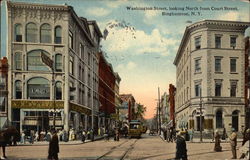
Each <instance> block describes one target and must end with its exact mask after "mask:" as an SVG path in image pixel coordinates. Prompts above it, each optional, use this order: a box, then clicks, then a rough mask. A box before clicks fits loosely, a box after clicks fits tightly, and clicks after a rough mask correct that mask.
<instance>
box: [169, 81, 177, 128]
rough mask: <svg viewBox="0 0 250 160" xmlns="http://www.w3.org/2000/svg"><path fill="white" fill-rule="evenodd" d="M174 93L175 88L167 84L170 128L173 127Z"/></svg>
mask: <svg viewBox="0 0 250 160" xmlns="http://www.w3.org/2000/svg"><path fill="white" fill-rule="evenodd" d="M175 92H176V88H175V86H174V85H172V84H169V99H168V101H169V120H170V121H172V126H175Z"/></svg>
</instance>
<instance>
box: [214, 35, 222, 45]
mask: <svg viewBox="0 0 250 160" xmlns="http://www.w3.org/2000/svg"><path fill="white" fill-rule="evenodd" d="M215 48H221V36H215Z"/></svg>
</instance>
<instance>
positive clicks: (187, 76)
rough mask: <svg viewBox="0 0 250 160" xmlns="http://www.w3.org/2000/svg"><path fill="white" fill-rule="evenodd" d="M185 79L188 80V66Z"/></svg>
mask: <svg viewBox="0 0 250 160" xmlns="http://www.w3.org/2000/svg"><path fill="white" fill-rule="evenodd" d="M187 80H188V67H187Z"/></svg>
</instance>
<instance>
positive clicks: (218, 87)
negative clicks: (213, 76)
mask: <svg viewBox="0 0 250 160" xmlns="http://www.w3.org/2000/svg"><path fill="white" fill-rule="evenodd" d="M221 86H222V81H215V96H217V97H220V96H221Z"/></svg>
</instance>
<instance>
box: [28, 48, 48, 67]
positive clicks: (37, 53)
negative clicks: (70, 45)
mask: <svg viewBox="0 0 250 160" xmlns="http://www.w3.org/2000/svg"><path fill="white" fill-rule="evenodd" d="M41 53H44V54H46V55H47V56H49V57H50V55H49V53H48V52H46V51H44V50H33V51H31V52H29V53H27V64H28V66H27V70H29V71H49V67H48V66H47V65H45V64H43V62H42V60H41Z"/></svg>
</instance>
